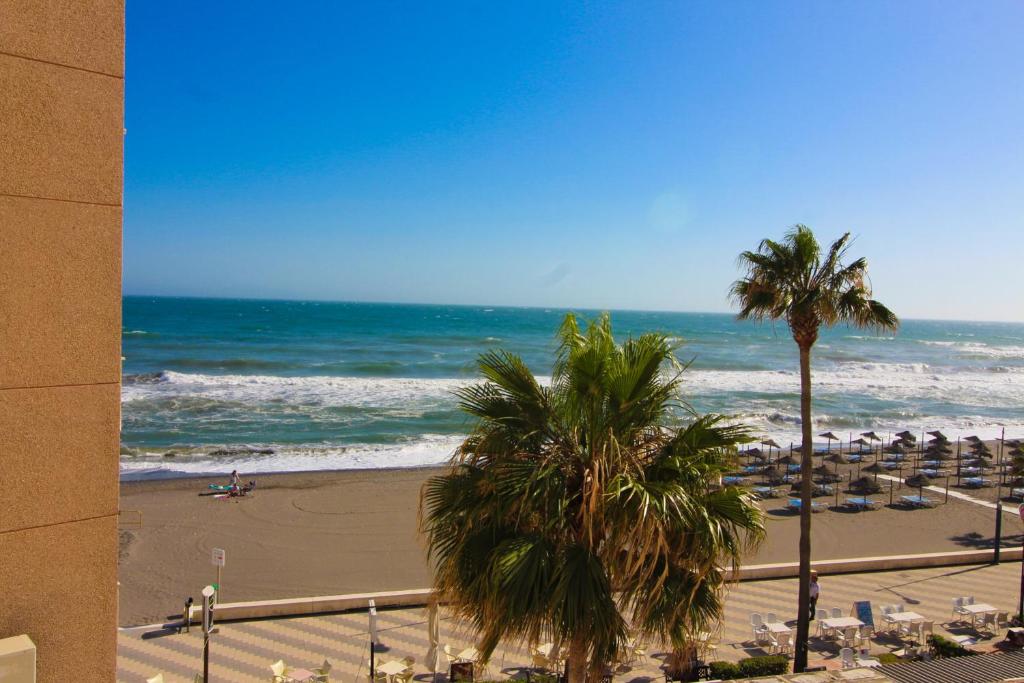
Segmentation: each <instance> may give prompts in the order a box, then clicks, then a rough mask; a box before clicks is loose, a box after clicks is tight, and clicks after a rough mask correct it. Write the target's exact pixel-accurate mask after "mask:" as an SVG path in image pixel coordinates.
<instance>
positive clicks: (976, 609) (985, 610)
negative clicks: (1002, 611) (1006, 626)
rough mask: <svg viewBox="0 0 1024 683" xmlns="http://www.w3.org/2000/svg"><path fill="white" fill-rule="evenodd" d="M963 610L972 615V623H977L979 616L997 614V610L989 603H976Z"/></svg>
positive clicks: (965, 606)
mask: <svg viewBox="0 0 1024 683" xmlns="http://www.w3.org/2000/svg"><path fill="white" fill-rule="evenodd" d="M961 609H963V611H964V612H966V613H968V614H970V615H971V621H972V622H973V621H975V620H976V619H977V618H978V615H979V614H990V613H994V612H996V611H997V610H996V608H995V607H993V606H992V605H990V604H988V603H987V602H976V603H974V604H973V605H964V606H963V607H962V608H961Z"/></svg>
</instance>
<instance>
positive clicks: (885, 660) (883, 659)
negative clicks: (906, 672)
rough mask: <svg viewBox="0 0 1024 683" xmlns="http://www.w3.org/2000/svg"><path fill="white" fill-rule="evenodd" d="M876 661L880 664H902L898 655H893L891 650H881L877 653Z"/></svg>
mask: <svg viewBox="0 0 1024 683" xmlns="http://www.w3.org/2000/svg"><path fill="white" fill-rule="evenodd" d="M878 662H879V663H880V664H902V663H903V660H902V659H900V657H899V655H894V654H893V653H891V652H883V653H882V654H880V655H878Z"/></svg>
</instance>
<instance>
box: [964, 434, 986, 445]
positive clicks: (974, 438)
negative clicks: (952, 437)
mask: <svg viewBox="0 0 1024 683" xmlns="http://www.w3.org/2000/svg"><path fill="white" fill-rule="evenodd" d="M964 441H970V442H971V443H982V440H981V439H979V438H978V437H977V436H975V435H974V434H971V435H970V436H965V437H964Z"/></svg>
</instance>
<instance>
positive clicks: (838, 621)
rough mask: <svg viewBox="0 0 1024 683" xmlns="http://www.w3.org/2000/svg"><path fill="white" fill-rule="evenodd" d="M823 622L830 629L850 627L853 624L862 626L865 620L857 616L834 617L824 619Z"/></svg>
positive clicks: (858, 626)
mask: <svg viewBox="0 0 1024 683" xmlns="http://www.w3.org/2000/svg"><path fill="white" fill-rule="evenodd" d="M821 623H822V625H823V626H824V627H825V628H827V629H829V630H835V629H844V628H850V627H851V626H856V627H857V628H860V627H861V626H863V625H864V622H863V621H861V620H860V619H858V618H857V617H833V618H831V619H822V620H821Z"/></svg>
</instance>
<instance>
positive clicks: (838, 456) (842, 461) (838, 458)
mask: <svg viewBox="0 0 1024 683" xmlns="http://www.w3.org/2000/svg"><path fill="white" fill-rule="evenodd" d="M825 459H826V460H828V461H829V462H834V463H835V464H837V465H847V464H849V462H850V461H849V460H847V459H846V456H845V455H843V454H842V453H840V452H839V451H836V452H835V453H833V454H832V455H830V456H828V457H826V458H825Z"/></svg>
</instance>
